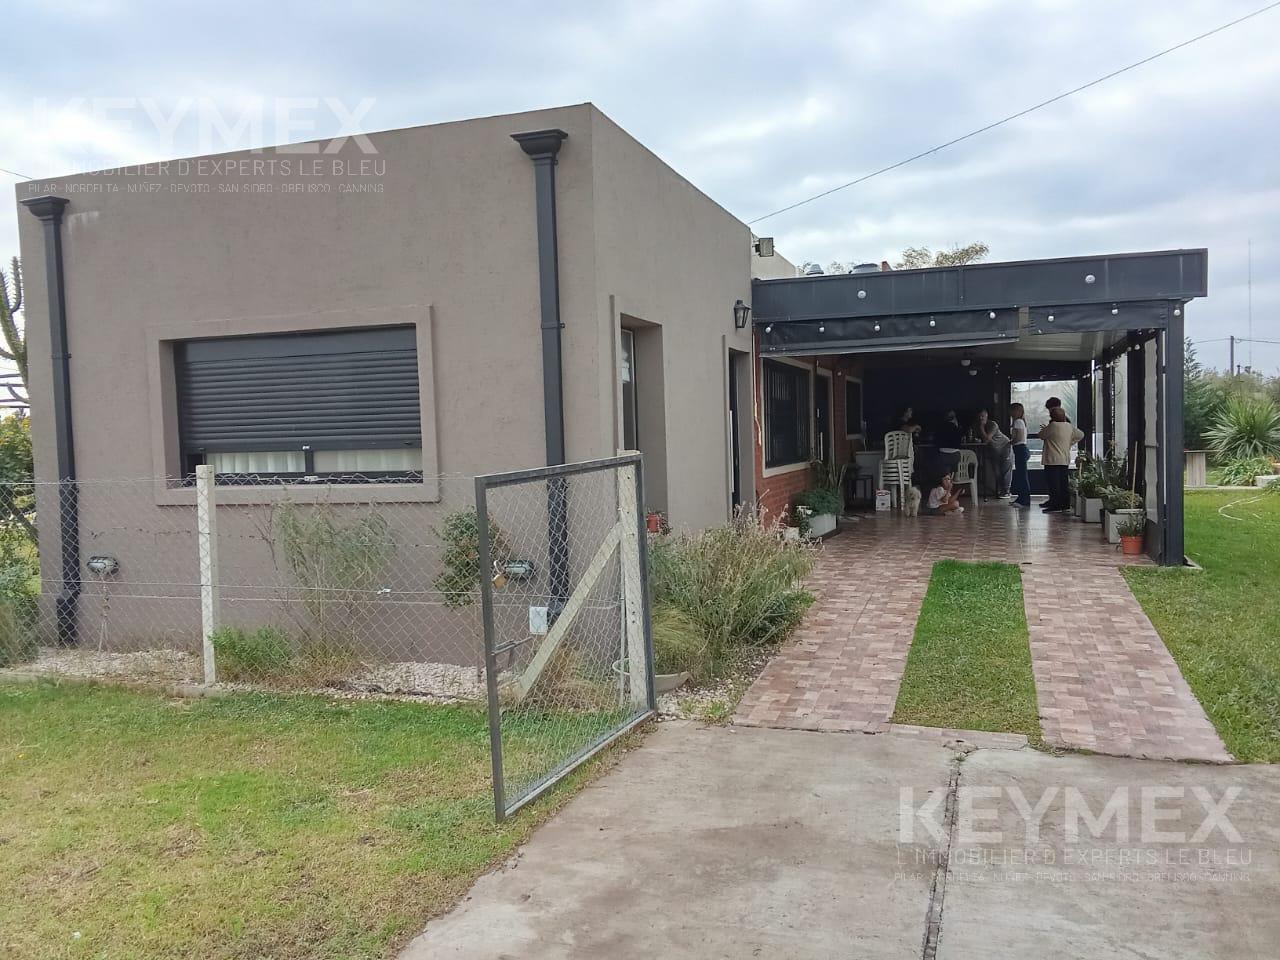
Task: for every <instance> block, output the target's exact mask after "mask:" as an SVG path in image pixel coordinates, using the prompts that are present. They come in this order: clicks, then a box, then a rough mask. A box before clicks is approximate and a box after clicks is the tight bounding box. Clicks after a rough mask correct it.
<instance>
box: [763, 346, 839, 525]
mask: <svg viewBox="0 0 1280 960" xmlns="http://www.w3.org/2000/svg"><path fill="white" fill-rule="evenodd" d="M758 345H759V344H758V341H757V351H756V360H755V364H756V370H755V384H756V396H755V420H754V427H755V429H754V436H755V451H756V455H755V472H756V500H757V501H758V503H759V505H760V511H761V514H762V515H763V516H764V517H765V518H767V519H771V518H774V517H778V516H781V515H782V514H783V513H784V512H789V511H790V509H791V505H792V501H793V500H794V499H795V496H796V494H798V493H800V492H802V491H804V490H807V489H808V488H809V487H810V486H811V484H812V478H811V476H810V472H809V469H808V468H807V467H803V468H799V469H796V470H791V471H788V472H786V473H780V474H777V475H775V476H771V477H766V476H765V475H764V448H763V447H762V446H761V443H760V440H761V434H762V424H763V422H764V412H763V411H764V400H763V393H762V391H763V389H764V372H763V365H762V361H761V358H760V354H759V349H758ZM806 362H808V363H809V364H810V366H813V367H817V368H821V369H823V370H830V371H832V372H833V373H832V377H831V384H832V386H831V425H832V441H833V445H834V449H835V453H836V462H837V463H845V462H846V461H848V460H849V459H850V450H849V441H848V440H847V439H845V402H844V376H843V374H844V372H845V371H846V370H849V369H851V367H850V366H849V365H848V363H847V362H846V361H845V360H843V359H842V358H839V357H818V358H817V359H815V360H812V361H806ZM815 384H816V385H817V386H818V387H825V386H826V384H827V381H826V379H824V378H818V377H815Z"/></svg>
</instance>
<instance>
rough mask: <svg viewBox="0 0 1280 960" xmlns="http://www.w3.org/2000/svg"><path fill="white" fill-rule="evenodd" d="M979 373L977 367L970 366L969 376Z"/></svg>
mask: <svg viewBox="0 0 1280 960" xmlns="http://www.w3.org/2000/svg"><path fill="white" fill-rule="evenodd" d="M977 375H978V371H977V368H976V367H970V368H969V376H971V377H976V376H977Z"/></svg>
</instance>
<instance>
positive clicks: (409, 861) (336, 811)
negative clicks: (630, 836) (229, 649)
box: [0, 683, 611, 960]
mask: <svg viewBox="0 0 1280 960" xmlns="http://www.w3.org/2000/svg"><path fill="white" fill-rule="evenodd" d="M546 730H550V731H551V733H552V734H555V735H557V736H562V735H563V731H562V725H556V724H551V725H550V726H548V727H547V728H545V729H544V728H540V727H538V725H537V724H534V723H532V722H530V723H529V724H527V725H526V728H525V729H522V730H520V731H515V732H513V735H512V737H511V738H510V741H509V742H508V745H507V748H508V751H509V752H508V759H509V760H510V762H511V763H512V764H513V765H514V766H515V767H516V768H518V769H520V768H524V767H526V766H527V767H532V768H542V767H544V766H545V764H546V762H547V754H548V751H549V749H550V748H551V747H552V746H554V744H548V742H546V741H547V737H548V734H547V732H546ZM609 762H611V758H610V757H605V758H602V759H601V760H600V761H598V762H597V763H595V764H593V765H591V766H589V767H588V768H584V769H583V770H579V771H577V772H575V773H574V774H573V775H571V776H570V777H569V778H568V779H567V781H566V783H565V784H563V785H562V786H561V787H560V788H559V789H558V790H557V791H555V792H554V793H553V794H552V795H549V796H548V797H545V798H542V799H541V800H539V801H537V802H536V803H535V804H533V805H532V806H531V807H530V808H529V809H527V810H526V811H524V812H522V813H521V814H520V815H519V816H516V817H514V818H512V819H510V820H508V821H506V822H505V823H503V824H502V825H496V824H495V823H494V822H493V801H492V795H491V793H490V782H489V739H488V726H487V721H486V719H485V714H484V713H483V711H481V710H478V709H475V708H472V707H466V706H457V707H446V706H424V705H420V704H412V703H393V702H375V701H340V700H332V699H327V698H321V697H310V696H267V695H257V694H236V695H233V696H229V697H225V698H218V699H203V700H176V699H170V698H167V697H164V696H160V695H157V694H149V693H139V692H133V691H125V690H119V689H111V688H106V687H100V686H91V685H87V684H79V683H66V684H53V683H21V684H19V683H8V684H5V683H0V957H6V958H7V957H15V958H16V957H23V958H35V960H55V958H56V960H62V958H79V957H86V958H88V957H95V958H96V957H127V958H129V960H158V958H166V960H168V958H179V957H184V958H185V957H200V958H216V960H240V958H243V960H249V958H255V960H256V958H262V957H271V958H273V960H301V958H307V960H313V958H315V960H365V958H381V957H387V956H390V955H392V954H393V953H394V952H395V950H396V949H397V947H398V946H399V945H400V944H402V943H403V942H404V941H405V940H407V939H408V938H409V937H410V936H412V935H413V934H415V933H417V932H418V931H419V930H420V929H421V928H422V926H423V925H424V924H425V923H426V921H427V920H428V919H430V918H431V917H433V916H435V915H438V914H440V913H442V912H444V911H445V910H447V909H448V908H449V907H450V906H451V905H452V904H453V903H454V902H455V901H456V900H457V899H458V898H459V897H461V895H462V894H463V893H464V892H465V891H466V890H467V888H468V887H469V886H470V885H471V883H472V881H473V880H474V879H475V878H476V876H477V875H479V874H480V873H482V872H484V871H485V870H486V869H487V868H488V867H489V866H490V865H491V864H493V863H494V862H495V861H498V860H501V859H502V858H503V857H504V856H506V855H507V854H508V853H509V852H510V851H511V850H512V849H513V848H514V847H515V846H516V845H517V844H518V843H520V842H521V841H523V840H524V839H525V838H526V837H527V836H528V835H529V833H530V832H531V831H532V829H533V827H534V826H535V825H536V824H537V823H538V822H539V821H540V820H541V819H542V818H544V817H545V816H546V815H547V814H548V813H549V812H551V811H552V810H553V809H554V808H555V807H556V806H557V805H559V804H560V803H561V802H562V801H563V800H564V799H566V798H567V797H568V796H570V795H571V794H572V793H573V788H574V787H575V786H577V785H580V784H581V783H582V782H584V780H585V778H586V777H588V776H590V770H591V769H592V768H594V769H597V770H598V769H600V768H601V765H602V764H608V763H609Z"/></svg>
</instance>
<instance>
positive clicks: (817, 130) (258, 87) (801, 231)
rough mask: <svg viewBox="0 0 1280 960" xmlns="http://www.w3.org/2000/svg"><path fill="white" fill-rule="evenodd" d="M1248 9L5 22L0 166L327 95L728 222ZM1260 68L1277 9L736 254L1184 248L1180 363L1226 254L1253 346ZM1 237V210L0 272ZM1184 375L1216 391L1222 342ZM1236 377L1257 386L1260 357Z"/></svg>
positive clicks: (791, 216) (101, 156)
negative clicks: (638, 160)
mask: <svg viewBox="0 0 1280 960" xmlns="http://www.w3.org/2000/svg"><path fill="white" fill-rule="evenodd" d="M1264 2H1265V0H1243V2H1241V0H1213V2H1200V0H1161V2H1154V0H1152V2H1148V0H1140V2H1132V3H1125V4H1116V3H1114V2H1098V0H1039V2H1036V0H1031V2H1028V0H1016V2H1015V0H1009V2H1003V0H1000V2H997V0H964V2H955V0H951V2H928V3H925V2H918V3H910V2H903V3H876V4H865V3H849V2H847V0H846V2H844V3H822V2H817V0H808V2H806V3H803V4H794V5H793V4H786V3H781V2H773V3H728V2H725V3H718V2H697V0H677V2H666V0H645V2H638V3H608V2H596V3H590V4H587V3H582V4H568V3H560V4H557V3H555V2H541V3H507V4H503V5H493V6H490V7H488V8H486V7H485V5H483V4H480V3H456V2H455V3H449V4H436V3H430V2H422V0H417V2H393V0H377V2H366V3H360V4H354V3H353V4H323V3H316V2H306V3H302V2H299V3H286V2H277V3H263V2H256V3H238V2H233V0H219V2H216V3H209V4H199V5H196V4H190V5H189V7H190V9H191V10H193V11H194V12H192V13H190V14H188V15H183V13H181V10H182V9H183V7H184V6H187V5H184V4H175V3H172V2H167V3H144V2H125V0H120V2H114V0H81V2H58V0H40V2H38V3H20V4H19V3H13V2H10V3H7V4H6V9H5V12H4V14H3V17H4V24H5V31H4V33H5V36H6V43H5V48H6V52H5V56H4V58H3V61H2V63H0V117H3V123H4V125H5V127H6V131H5V132H6V134H7V135H6V136H5V137H4V138H3V140H2V141H0V167H5V168H8V169H9V170H12V171H17V172H19V173H21V174H25V175H27V176H30V177H48V176H53V175H57V174H63V173H68V172H74V171H78V170H89V169H97V168H101V167H107V166H116V165H121V164H127V163H137V162H143V161H148V160H159V159H165V158H167V157H174V156H190V155H193V154H197V153H201V152H208V151H207V148H203V147H204V145H203V144H202V143H201V142H200V140H201V134H200V130H199V129H198V128H199V126H200V124H199V123H198V122H197V119H196V118H197V116H198V114H199V111H200V110H201V109H204V110H205V111H206V113H208V112H209V111H212V112H216V113H219V114H220V115H222V116H224V117H226V118H228V119H230V120H234V119H235V118H237V117H244V116H247V115H250V114H251V113H253V112H254V110H256V108H254V107H252V106H251V105H252V104H253V103H255V102H256V101H255V100H254V99H253V98H259V101H261V102H265V103H266V104H268V105H270V104H272V103H277V102H279V101H281V100H283V99H285V98H324V97H331V98H337V100H339V101H340V102H341V104H342V105H343V109H345V110H346V111H347V112H348V114H349V115H354V116H356V117H358V126H359V127H360V128H363V129H366V130H378V129H386V128H392V127H402V126H409V125H414V124H421V123H433V122H437V121H442V120H455V119H462V118H466V117H472V116H482V115H488V114H495V113H507V112H513V111H518V110H525V109H530V108H535V107H544V106H554V105H559V104H566V103H577V102H581V101H584V100H590V101H592V102H594V103H595V104H596V105H597V106H599V107H600V108H601V109H602V110H603V111H604V112H605V113H607V114H609V115H610V116H611V117H612V118H613V119H614V120H616V121H617V122H618V123H619V124H621V125H622V126H623V127H624V128H626V129H627V130H628V131H630V132H631V133H632V134H633V135H635V136H636V137H637V138H638V139H640V140H641V141H642V142H644V143H645V144H647V145H648V146H649V147H650V148H652V149H653V150H654V151H656V152H657V153H658V154H659V155H660V156H661V157H663V158H664V159H665V160H666V161H667V162H668V163H670V164H671V165H672V166H674V167H675V168H676V169H677V170H679V171H680V172H681V173H683V174H684V175H685V176H686V177H688V178H689V179H690V180H692V181H693V182H694V183H695V184H697V185H698V186H699V187H701V189H702V190H704V191H705V192H706V193H708V194H709V195H710V196H711V197H713V198H714V199H715V200H717V201H719V202H720V203H721V204H723V205H724V206H725V207H727V208H728V209H729V210H731V211H732V212H733V213H734V214H736V215H737V216H739V217H741V218H742V219H744V220H750V219H752V218H754V217H757V216H760V215H761V214H764V213H768V212H769V211H771V210H775V209H777V208H779V207H782V206H785V205H787V204H789V203H792V202H794V201H796V200H799V199H802V198H804V197H806V196H809V195H811V194H814V193H817V192H819V191H821V190H824V189H827V188H829V187H831V186H834V185H836V184H839V183H842V182H845V181H848V180H852V179H854V178H855V177H858V176H860V175H862V174H864V173H866V172H869V171H870V170H874V169H876V168H878V167H880V166H883V165H885V164H887V163H892V162H894V161H896V160H899V159H902V158H904V157H906V156H909V155H911V154H913V153H916V152H918V151H920V150H923V149H927V148H928V147H931V146H933V145H935V144H938V143H941V142H943V141H945V140H948V139H951V138H952V137H955V136H958V135H960V134H963V133H965V132H967V131H969V130H971V129H973V128H976V127H979V126H982V125H983V124H986V123H989V122H991V121H993V120H996V119H999V118H1000V117H1002V116H1005V115H1006V114H1009V113H1012V112H1014V111H1015V110H1019V109H1021V108H1023V107H1026V106H1029V105H1030V104H1032V103H1035V102H1037V101H1039V100H1042V99H1045V98H1047V97H1050V96H1053V95H1054V94H1057V93H1059V92H1062V91H1063V90H1066V89H1068V88H1070V87H1073V86H1076V85H1077V84H1080V83H1083V82H1086V81H1088V80H1092V79H1094V78H1095V77H1098V76H1101V75H1102V74H1105V73H1108V72H1110V71H1111V70H1114V69H1116V68H1118V67H1120V66H1123V65H1125V64H1127V63H1130V62H1132V61H1135V60H1138V59H1140V58H1142V57H1144V56H1147V55H1149V54H1151V53H1154V52H1156V51H1157V50H1160V49H1161V48H1163V47H1166V46H1169V45H1171V44H1173V43H1177V42H1179V41H1181V40H1184V39H1186V38H1188V37H1191V36H1193V35H1195V34H1197V33H1200V32H1203V31H1204V30H1207V29H1209V28H1211V27H1214V26H1217V25H1218V24H1220V23H1223V22H1225V21H1227V20H1230V19H1233V18H1234V17H1236V16H1239V15H1241V14H1243V13H1247V12H1249V11H1250V10H1253V9H1255V8H1257V7H1261V6H1263V5H1264ZM801 11H803V12H801ZM1277 50H1280V9H1276V10H1274V11H1271V12H1269V13H1266V14H1263V15H1262V16H1260V17H1257V18H1255V19H1253V20H1251V21H1249V22H1248V23H1246V24H1243V25H1241V26H1238V27H1234V28H1232V29H1231V30H1228V31H1226V32H1224V33H1222V34H1218V35H1216V36H1214V37H1211V38H1209V39H1207V40H1203V41H1201V42H1199V43H1196V44H1194V45H1192V46H1190V47H1188V48H1186V49H1183V50H1180V51H1177V52H1175V53H1173V54H1170V55H1169V56H1167V57H1165V58H1162V59H1160V60H1158V61H1156V62H1154V63H1152V64H1149V65H1147V66H1144V67H1140V68H1139V69H1137V70H1134V71H1132V72H1129V73H1126V74H1124V75H1122V76H1120V77H1118V78H1116V79H1114V80H1111V81H1108V82H1107V83H1105V84H1103V85H1101V86H1098V87H1095V88H1092V89H1090V90H1088V91H1085V92H1084V93H1081V94H1077V95H1076V96H1073V97H1071V98H1069V99H1068V100H1066V101H1063V102H1061V103H1058V104H1055V105H1053V106H1050V107H1047V108H1045V109H1043V110H1041V111H1038V112H1036V113H1034V114H1032V115H1030V116H1028V117H1026V118H1023V119H1021V120H1017V121H1015V122H1013V123H1011V124H1009V125H1006V126H1004V127H1001V128H999V129H997V130H995V131H993V132H990V133H986V134H983V135H981V136H980V137H977V138H975V139H973V140H970V141H968V142H966V143H964V144H961V145H960V146H957V147H953V148H950V149H948V150H945V151H943V152H941V153H938V154H936V155H934V156H931V157H929V158H927V159H924V160H921V161H918V162H916V163H914V164H911V165H909V166H907V167H906V168H904V169H901V170H897V171H894V172H891V173H888V174H885V175H883V176H880V177H877V178H875V179H874V180H871V181H869V182H867V183H865V184H861V185H859V186H855V187H851V188H849V189H848V190H844V191H842V192H840V193H837V194H835V195H833V196H830V197H827V198H825V199H822V200H819V201H816V202H814V203H812V204H808V205H806V206H804V207H801V208H799V209H797V210H794V211H792V212H790V213H786V214H782V215H780V216H777V217H774V218H772V219H770V220H767V221H765V222H763V223H760V224H757V225H756V226H755V229H756V231H757V233H759V234H762V235H766V236H768V235H772V236H774V237H776V238H777V243H778V249H779V251H780V252H782V253H784V254H785V255H787V256H788V257H790V258H791V259H793V260H795V261H796V262H801V261H804V260H816V261H818V262H820V263H823V264H826V263H828V262H829V261H831V260H841V261H846V262H847V261H864V260H873V261H879V260H881V259H893V258H894V257H895V256H896V255H897V253H898V252H899V251H901V250H902V248H903V247H905V246H908V245H927V246H931V247H939V246H946V245H950V244H953V243H966V242H968V241H971V240H983V241H986V242H987V243H988V244H990V246H991V259H993V260H1016V259H1024V258H1028V257H1053V256H1070V255H1078V254H1093V253H1110V252H1118V251H1126V250H1144V249H1160V248H1170V247H1199V246H1204V247H1208V248H1209V263H1210V280H1209V284H1210V296H1209V299H1208V300H1206V301H1199V302H1196V303H1194V304H1192V306H1191V308H1190V309H1189V310H1188V315H1187V316H1188V325H1189V332H1190V335H1191V336H1192V337H1193V338H1195V339H1198V340H1205V339H1214V338H1219V337H1226V336H1227V335H1228V334H1231V333H1234V334H1236V335H1238V336H1245V335H1246V333H1247V327H1248V322H1247V316H1246V314H1247V309H1246V302H1247V297H1246V249H1247V244H1248V241H1249V240H1250V239H1252V241H1253V328H1254V335H1255V336H1256V337H1265V338H1270V339H1273V340H1280V270H1278V269H1277V263H1280V55H1277V53H1276V51H1277ZM188 98H192V99H194V101H195V103H196V105H197V106H196V107H195V108H191V109H189V111H188V112H187V113H186V115H185V116H186V119H185V120H183V121H182V122H178V123H176V124H174V125H173V129H172V130H171V131H166V130H165V129H164V127H165V125H166V124H165V119H166V118H169V119H172V118H174V117H176V116H178V115H179V113H180V109H179V108H180V107H181V105H182V103H183V102H184V100H187V99H188ZM77 100H79V101H82V105H79V106H77ZM105 101H110V102H105ZM95 106H96V108H97V109H96V110H95ZM148 111H150V113H151V115H150V116H149V114H148ZM266 113H267V114H268V115H270V107H269V106H268V108H267V110H266ZM307 115H308V116H309V117H310V119H311V121H312V122H313V123H314V127H313V128H311V129H306V130H302V131H285V132H284V135H283V136H277V133H278V132H279V131H278V129H277V128H276V127H275V125H274V123H273V122H272V121H271V120H270V118H268V121H267V122H266V123H265V125H263V126H264V129H260V130H256V131H255V130H254V129H251V128H246V129H244V130H242V131H241V132H239V133H238V134H235V135H234V136H233V137H232V138H231V139H232V142H230V143H219V144H217V145H216V146H217V148H218V149H230V148H231V147H251V146H261V145H264V144H269V143H274V142H277V140H280V139H284V140H304V139H311V138H314V137H318V136H329V135H334V134H337V133H340V132H343V121H342V119H341V118H340V117H339V116H337V115H336V114H334V113H333V112H332V111H329V110H326V109H316V110H314V111H311V112H310V113H309V114H307ZM156 117H158V118H159V121H157V120H156V119H155V118H156ZM347 122H348V124H349V122H350V121H347ZM207 133H208V131H207V130H206V136H207ZM15 182H17V181H16V180H15V178H14V177H12V176H9V175H8V174H0V184H4V185H5V187H6V189H11V188H12V185H13V184H14V183H15ZM15 224H16V218H15V213H14V210H13V207H12V205H11V204H6V205H5V208H4V211H3V213H0V252H3V254H4V257H5V259H7V258H8V256H9V255H11V253H10V252H17V240H16V226H15ZM673 226H675V225H673ZM1200 353H1201V357H1202V359H1203V360H1205V361H1206V362H1208V363H1211V364H1214V365H1217V366H1219V367H1225V364H1226V344H1225V343H1205V344H1203V345H1202V346H1201V347H1200ZM1248 356H1249V353H1248V348H1247V347H1242V348H1240V352H1239V354H1238V359H1240V360H1241V361H1242V362H1243V361H1245V360H1247V359H1248ZM1253 358H1254V362H1255V365H1256V366H1258V367H1261V368H1264V369H1266V370H1267V371H1268V372H1270V373H1277V372H1280V346H1277V345H1255V346H1254V348H1253Z"/></svg>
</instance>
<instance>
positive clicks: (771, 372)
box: [763, 359, 813, 468]
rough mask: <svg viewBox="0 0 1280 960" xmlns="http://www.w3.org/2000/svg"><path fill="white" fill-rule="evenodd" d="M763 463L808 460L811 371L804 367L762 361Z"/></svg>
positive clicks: (789, 462) (811, 408) (784, 464)
mask: <svg viewBox="0 0 1280 960" xmlns="http://www.w3.org/2000/svg"><path fill="white" fill-rule="evenodd" d="M763 365H764V385H763V386H764V428H765V436H764V448H765V449H764V465H765V467H766V468H769V467H783V466H789V465H790V464H795V463H807V462H808V461H809V455H810V453H811V441H810V436H811V429H810V428H811V420H812V416H813V396H812V374H811V371H809V370H808V369H807V368H805V367H797V366H793V365H792V364H789V363H781V362H779V361H777V360H768V359H766V360H764V361H763Z"/></svg>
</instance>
